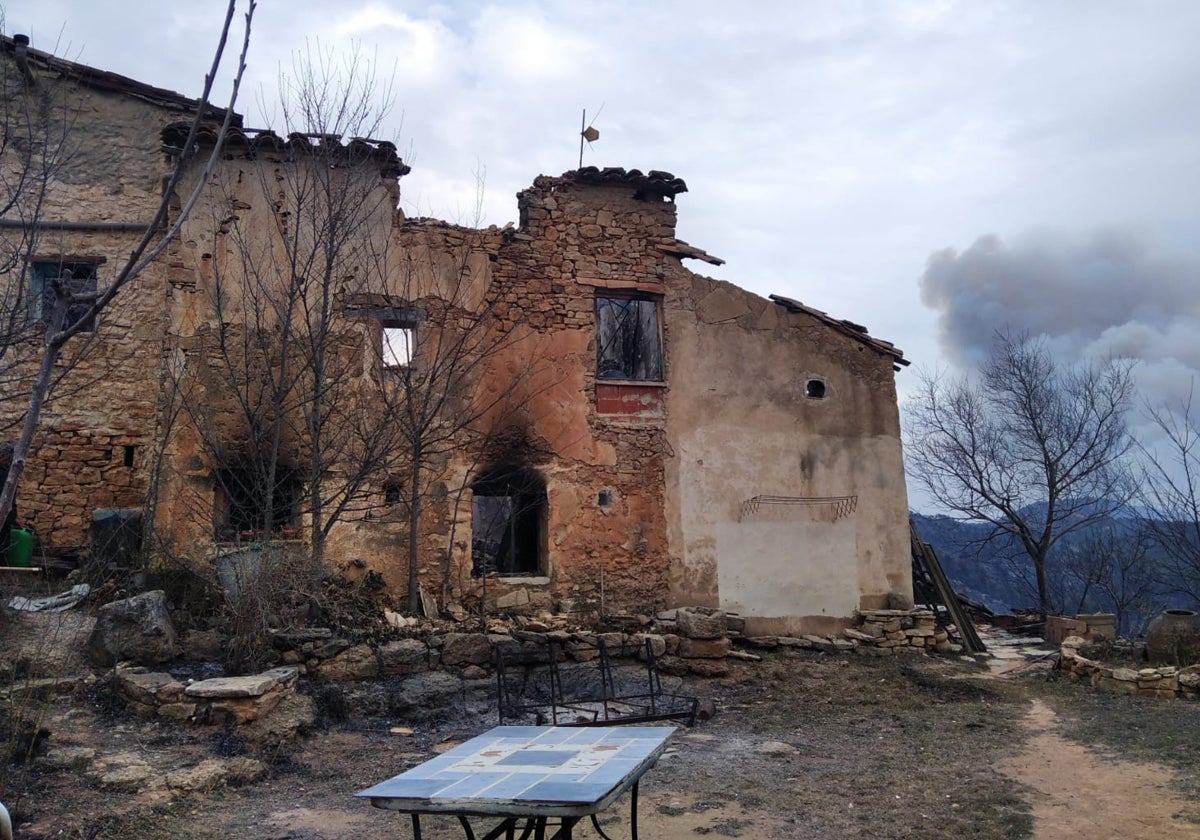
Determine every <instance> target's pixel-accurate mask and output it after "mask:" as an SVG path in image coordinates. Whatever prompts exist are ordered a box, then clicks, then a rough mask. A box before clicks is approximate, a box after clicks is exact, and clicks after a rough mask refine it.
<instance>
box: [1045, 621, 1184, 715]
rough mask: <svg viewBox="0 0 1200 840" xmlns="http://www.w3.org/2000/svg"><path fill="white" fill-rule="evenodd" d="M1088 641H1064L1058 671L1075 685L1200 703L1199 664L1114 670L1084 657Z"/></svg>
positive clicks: (1075, 639)
mask: <svg viewBox="0 0 1200 840" xmlns="http://www.w3.org/2000/svg"><path fill="white" fill-rule="evenodd" d="M1086 644H1087V640H1085V639H1082V638H1080V637H1078V636H1071V637H1069V638H1067V639H1066V640H1064V641H1063V643H1062V648H1061V649H1060V655H1059V664H1058V667H1059V670H1061V671H1062V672H1063V673H1064V674H1066V676H1067V678H1068V679H1070V680H1072V681H1076V682H1087V683H1089V684H1091V685H1092V686H1094V687H1095V688H1098V689H1100V690H1101V691H1111V692H1113V693H1116V694H1138V695H1141V696H1142V697H1163V698H1167V699H1172V698H1176V697H1178V698H1184V699H1189V700H1196V699H1200V664H1196V665H1188V666H1186V667H1183V668H1176V667H1174V666H1170V665H1168V666H1163V667H1159V668H1123V667H1111V666H1108V665H1105V664H1103V663H1101V662H1097V661H1095V660H1093V659H1088V658H1087V657H1085V656H1083V655H1082V654H1081V653H1080V652H1079V649H1080V648H1082V647H1084V646H1085V645H1086Z"/></svg>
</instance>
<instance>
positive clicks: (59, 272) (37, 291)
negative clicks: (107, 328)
mask: <svg viewBox="0 0 1200 840" xmlns="http://www.w3.org/2000/svg"><path fill="white" fill-rule="evenodd" d="M97 264H98V261H81V260H62V259H56V260H35V261H34V262H33V263H31V264H30V272H29V319H30V321H43V322H44V321H46V320H47V319H49V318H50V317H51V316H52V315H53V313H54V304H55V289H56V286H57V288H58V289H59V290H60V293H62V294H66V295H86V294H92V293H94V292H95V291H96V266H97ZM56 278H57V279H59V280H60V281H61V282H59V283H57V284H56V283H55V279H56ZM90 305H91V304H90V302H79V303H73V304H71V303H69V304H68V305H67V311H66V317H64V318H63V322H62V325H61V326H62V328H63V329H66V328H68V327H72V326H74V325H75V324H77V323H78V322H79V321H81V320H82V319H83V315H84V313H85V312H87V310H88V307H89V306H90ZM94 328H95V324H94V323H92V322H91V321H88V322H87V323H86V324H84V325H83V329H84V330H85V331H89V332H90V331H91V330H93V329H94Z"/></svg>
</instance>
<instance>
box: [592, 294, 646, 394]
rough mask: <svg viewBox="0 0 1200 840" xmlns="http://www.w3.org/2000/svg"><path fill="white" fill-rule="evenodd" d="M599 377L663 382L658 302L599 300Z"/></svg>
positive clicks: (629, 299)
mask: <svg viewBox="0 0 1200 840" xmlns="http://www.w3.org/2000/svg"><path fill="white" fill-rule="evenodd" d="M596 357H597V358H596V377H597V378H598V379H628V380H632V381H637V382H661V381H662V379H663V352H662V336H661V335H660V334H659V328H658V301H657V300H654V299H651V298H607V297H598V298H596Z"/></svg>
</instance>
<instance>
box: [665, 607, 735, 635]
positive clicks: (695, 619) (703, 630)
mask: <svg viewBox="0 0 1200 840" xmlns="http://www.w3.org/2000/svg"><path fill="white" fill-rule="evenodd" d="M675 624H676V625H677V626H678V627H679V635H681V636H684V637H685V638H688V639H719V638H721V637H722V636H724V635H725V613H723V612H719V611H717V612H705V611H701V610H698V609H694V608H693V609H681V610H678V611H676V613H675Z"/></svg>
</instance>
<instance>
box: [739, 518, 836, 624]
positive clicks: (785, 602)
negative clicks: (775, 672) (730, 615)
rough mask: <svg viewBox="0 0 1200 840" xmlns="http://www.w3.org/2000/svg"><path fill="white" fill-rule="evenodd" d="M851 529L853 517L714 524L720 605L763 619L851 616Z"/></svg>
mask: <svg viewBox="0 0 1200 840" xmlns="http://www.w3.org/2000/svg"><path fill="white" fill-rule="evenodd" d="M794 513H796V514H798V515H805V512H803V511H795V512H794ZM855 531H856V527H855V520H854V518H853V516H851V517H847V518H845V519H841V520H839V521H837V522H802V521H791V522H749V521H747V522H718V523H717V524H716V532H717V556H718V558H720V560H719V563H718V567H717V570H718V575H717V579H718V584H719V586H720V591H721V600H720V605H721V608H722V609H724V610H726V611H728V612H736V613H740V614H742V615H749V616H757V617H762V618H788V617H791V616H817V615H821V616H831V617H842V616H847V615H851V614H853V612H854V610H856V609H857V608H858V599H859V592H858V563H857V548H856V545H855V542H856V540H855Z"/></svg>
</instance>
